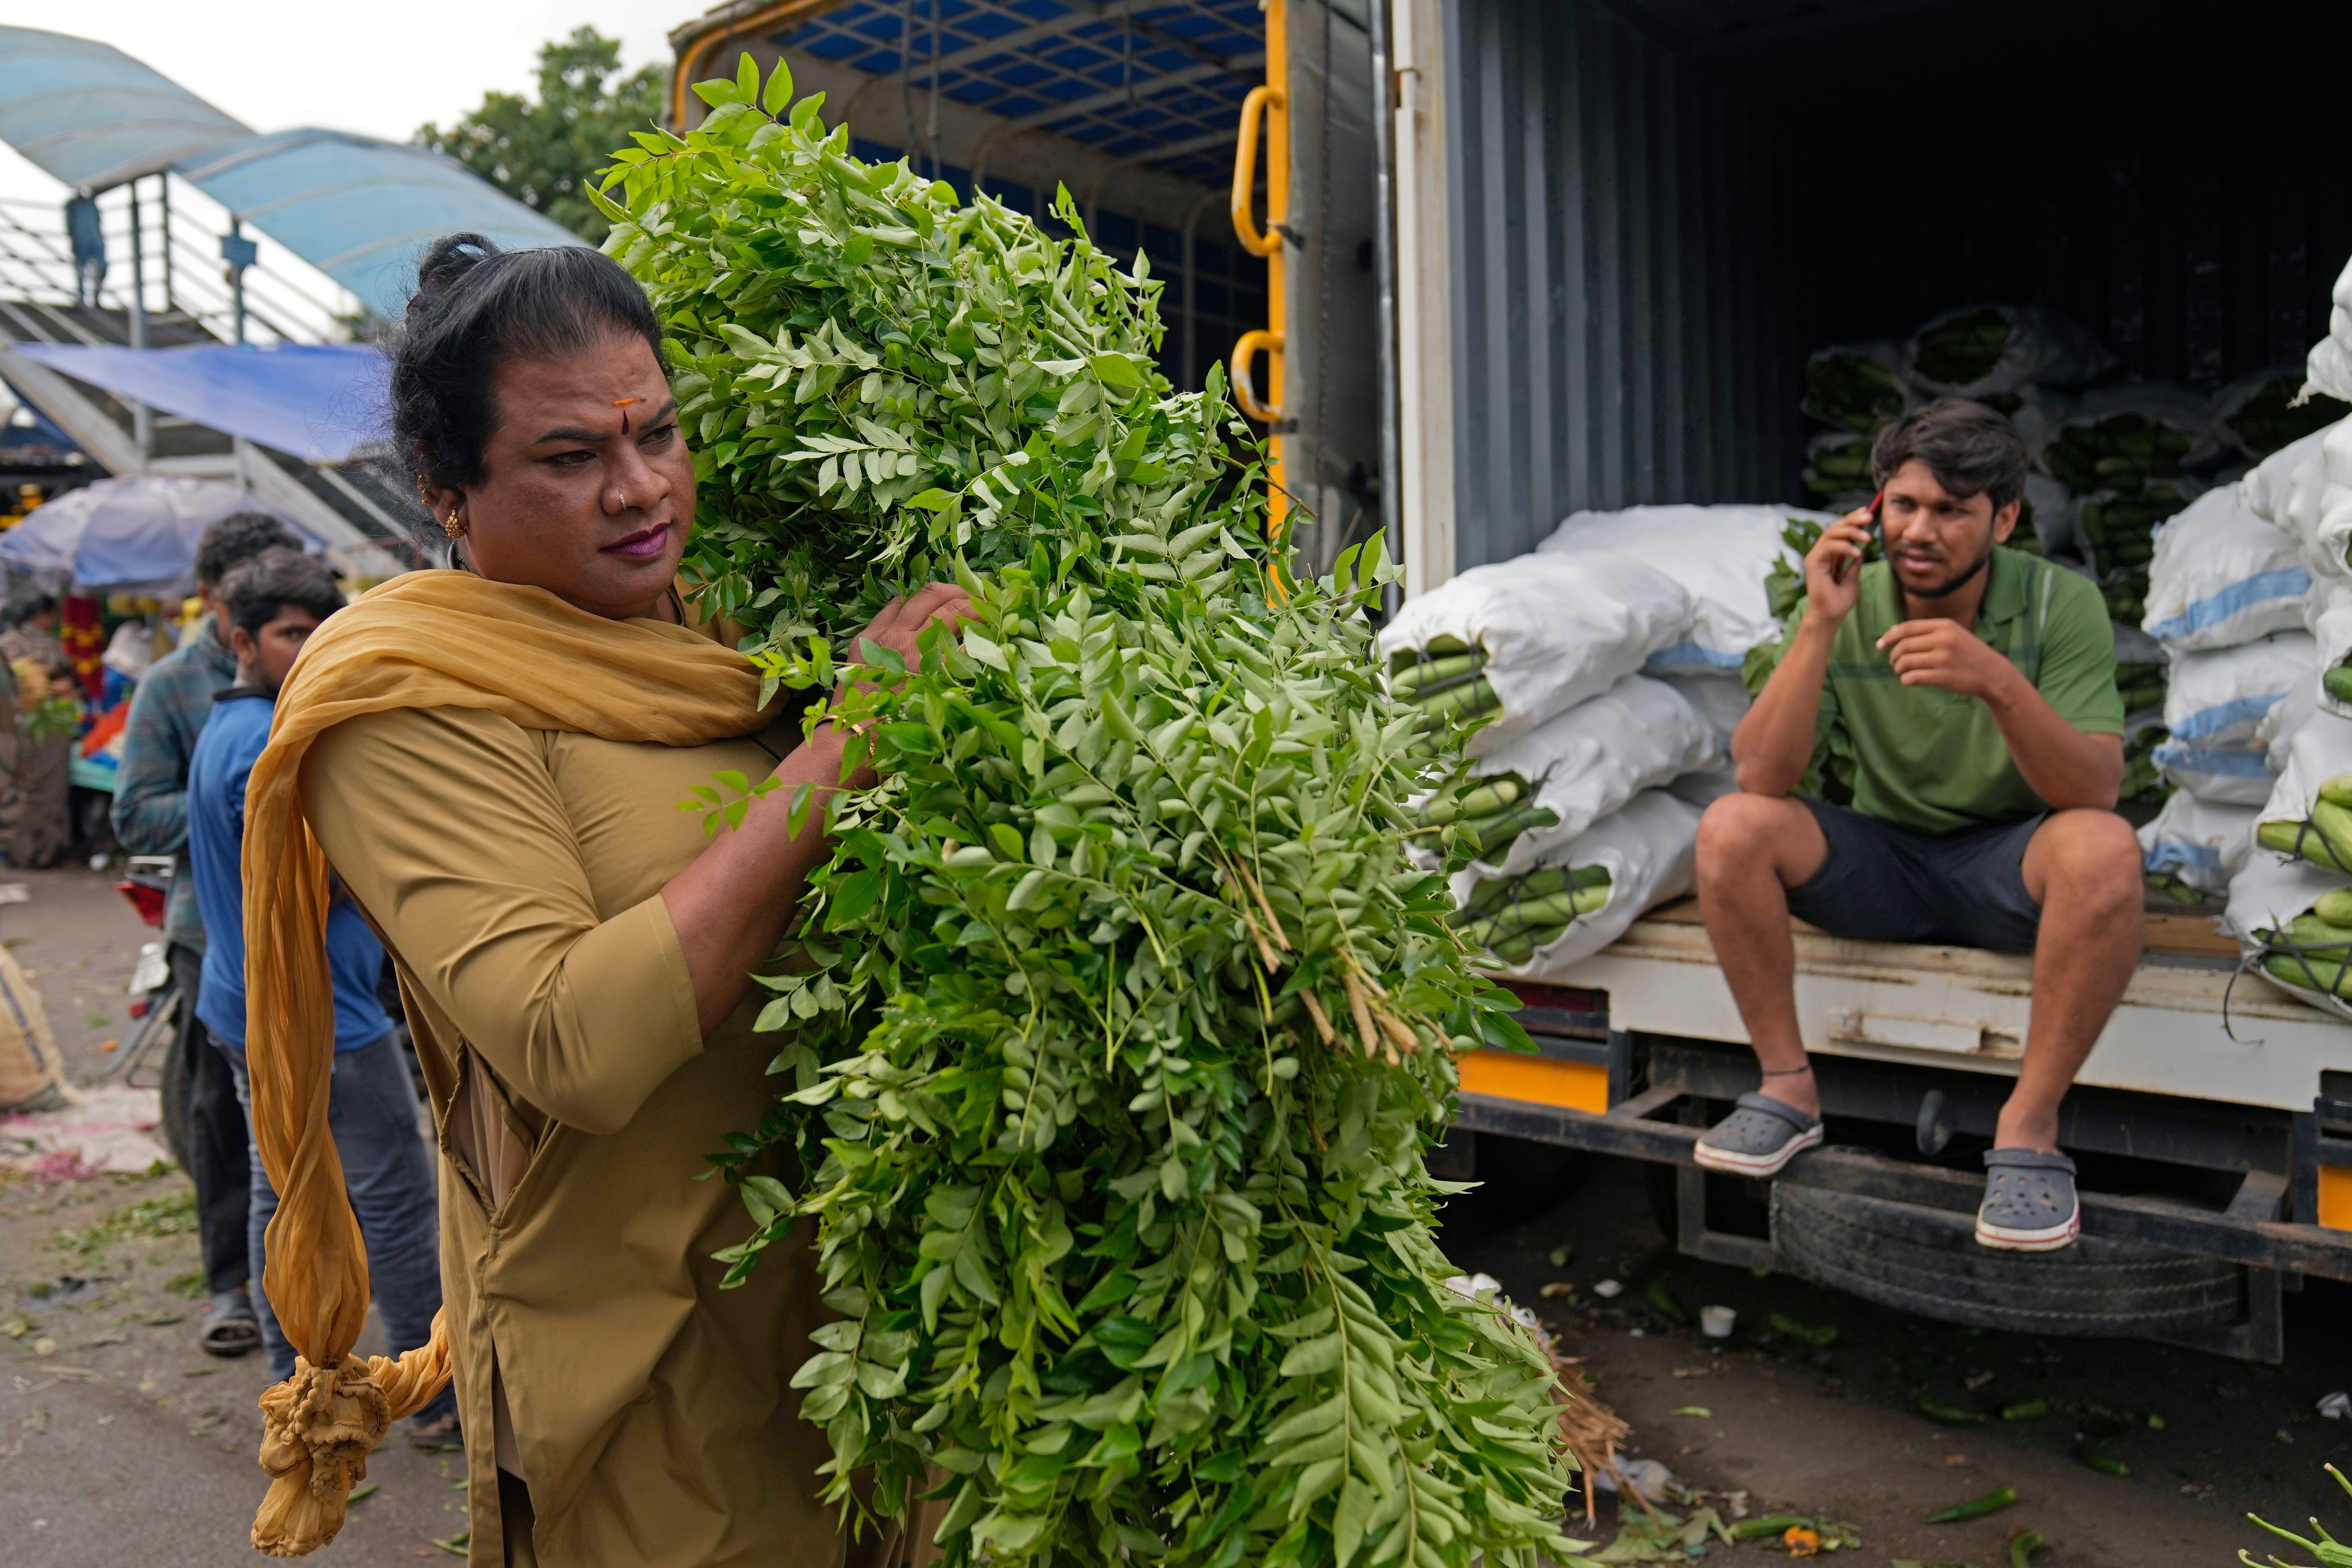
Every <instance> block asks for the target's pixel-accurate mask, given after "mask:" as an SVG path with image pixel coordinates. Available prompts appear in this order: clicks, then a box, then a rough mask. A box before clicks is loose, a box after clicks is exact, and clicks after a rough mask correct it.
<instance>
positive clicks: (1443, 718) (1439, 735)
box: [1389, 637, 1532, 832]
mask: <svg viewBox="0 0 2352 1568" xmlns="http://www.w3.org/2000/svg"><path fill="white" fill-rule="evenodd" d="M1485 668H1486V649H1485V648H1483V647H1471V646H1470V645H1469V644H1468V643H1465V642H1464V641H1462V640H1461V639H1460V638H1459V637H1432V638H1430V639H1429V641H1428V643H1427V644H1425V645H1424V646H1423V647H1420V648H1417V649H1415V650H1413V651H1412V652H1409V653H1401V654H1398V655H1397V656H1395V658H1392V659H1391V661H1390V667H1389V692H1390V694H1391V696H1393V697H1394V698H1395V699H1396V700H1398V701H1399V702H1402V703H1403V704H1404V705H1405V706H1406V707H1408V708H1411V709H1412V710H1414V711H1415V712H1416V713H1417V714H1418V715H1419V716H1420V729H1421V731H1422V733H1421V738H1420V739H1419V740H1418V741H1416V742H1415V743H1414V747H1413V754H1414V755H1416V756H1427V755H1431V754H1433V753H1434V752H1437V751H1438V750H1439V748H1440V746H1441V745H1442V744H1445V743H1447V742H1448V740H1449V738H1450V741H1451V742H1452V743H1453V744H1455V745H1458V744H1459V742H1462V741H1465V740H1466V739H1468V738H1469V736H1470V735H1471V734H1473V733H1474V732H1475V731H1477V730H1478V729H1479V728H1480V727H1481V726H1482V725H1483V724H1485V723H1486V721H1489V720H1491V719H1493V718H1494V717H1495V715H1496V714H1497V713H1499V712H1500V711H1502V707H1503V700H1502V699H1501V698H1500V697H1497V696H1496V694H1495V688H1494V685H1493V683H1492V682H1490V681H1489V680H1487V679H1486V676H1485V675H1484V674H1482V673H1481V672H1482V671H1483V670H1484V669H1485ZM1527 826H1532V825H1522V826H1521V827H1520V828H1519V829H1518V831H1521V832H1524V831H1525V830H1526V827H1527Z"/></svg>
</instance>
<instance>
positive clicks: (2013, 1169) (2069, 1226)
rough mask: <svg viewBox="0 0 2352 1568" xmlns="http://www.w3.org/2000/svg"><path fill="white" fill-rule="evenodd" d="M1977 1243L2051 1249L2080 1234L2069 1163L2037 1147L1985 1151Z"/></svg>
mask: <svg viewBox="0 0 2352 1568" xmlns="http://www.w3.org/2000/svg"><path fill="white" fill-rule="evenodd" d="M1984 1163H1985V1195H1984V1203H1983V1205H1982V1206H1980V1207H1979V1209H1978V1210H1977V1243H1978V1245H1979V1246H1980V1247H1997V1248H1999V1249H2000V1250H2001V1251H2004V1252H2055V1251H2057V1250H2058V1249H2059V1248H2060V1247H2072V1246H2074V1238H2075V1237H2078V1236H2080V1235H2082V1234H2083V1200H2082V1199H2081V1198H2080V1197H2079V1196H2077V1195H2076V1194H2075V1192H2074V1161H2072V1160H2069V1159H2068V1158H2066V1156H2065V1155H2063V1154H2044V1153H2042V1152H2041V1151H2040V1150H2038V1149H1988V1150H1986V1151H1985V1157H1984Z"/></svg>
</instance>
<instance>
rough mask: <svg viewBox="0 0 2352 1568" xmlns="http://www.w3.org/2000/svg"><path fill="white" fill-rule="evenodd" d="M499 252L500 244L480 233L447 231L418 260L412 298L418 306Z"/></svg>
mask: <svg viewBox="0 0 2352 1568" xmlns="http://www.w3.org/2000/svg"><path fill="white" fill-rule="evenodd" d="M498 254H499V247H497V246H495V245H493V244H491V243H490V241H488V239H486V238H484V237H482V236H480V235H478V234H445V235H443V236H442V237H440V238H439V239H436V240H435V241H434V242H433V243H432V245H431V246H430V247H427V248H426V250H425V256H424V258H423V259H422V260H420V261H418V262H417V264H416V292H415V295H413V296H412V297H411V298H410V300H409V301H408V308H409V309H410V310H415V308H416V307H417V306H418V305H419V304H421V303H423V302H424V301H425V300H429V299H431V298H432V297H433V296H435V295H436V294H440V293H442V292H444V291H446V290H447V289H449V288H451V287H452V286H453V285H455V284H456V283H457V280H458V279H461V278H463V277H465V276H466V274H467V273H468V272H471V271H472V270H473V269H474V268H477V267H479V266H480V265H481V264H482V263H483V262H485V261H488V259H489V258H491V257H493V256H496V255H498Z"/></svg>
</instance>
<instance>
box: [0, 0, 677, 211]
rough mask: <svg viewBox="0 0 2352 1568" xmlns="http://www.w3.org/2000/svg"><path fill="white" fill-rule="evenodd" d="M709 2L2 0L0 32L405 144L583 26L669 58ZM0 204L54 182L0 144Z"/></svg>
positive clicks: (260, 122)
mask: <svg viewBox="0 0 2352 1568" xmlns="http://www.w3.org/2000/svg"><path fill="white" fill-rule="evenodd" d="M710 3H711V0H671V3H668V4H665V3H664V0H639V3H638V4H634V5H631V4H625V3H623V0H558V3H551V0H392V3H391V4H386V5H352V4H349V3H348V0H345V3H342V4H332V3H331V4H320V3H319V0H304V3H301V4H289V3H287V0H260V3H257V0H98V3H96V4H89V5H72V6H60V5H56V4H55V3H54V0H51V3H48V4H44V5H27V4H26V3H25V0H0V24H5V25H6V26H19V27H42V28H46V29H47V30H49V31H51V32H58V33H71V34H75V35H77V36H79V37H87V38H97V39H100V40H101V41H103V42H106V43H109V44H112V45H113V46H114V47H116V48H119V49H121V50H122V51H123V52H124V53H125V54H128V55H131V57H133V58H137V59H140V60H143V61H145V62H146V63H147V64H148V65H150V66H152V67H153V68H155V69H157V70H159V71H161V72H163V75H165V76H167V77H170V78H171V79H173V80H174V81H176V82H178V83H179V84H180V85H181V86H183V87H184V88H186V89H189V90H190V91H192V92H194V93H196V94H197V95H199V96H200V97H203V98H206V99H209V100H211V101H212V102H214V103H215V104H216V105H218V106H219V107H220V108H222V109H224V110H227V111H228V112H229V113H231V114H234V115H236V117H237V118H238V119H239V120H242V121H245V122H246V123H247V124H248V125H250V126H252V127H253V128H254V129H255V130H257V131H284V130H288V129H289V128H291V127H294V126H298V125H324V126H331V127H333V128H335V129H337V130H342V131H360V132H366V133H367V134H369V135H371V136H381V137H384V138H386V139H387V140H390V141H394V142H404V141H406V140H407V139H408V138H409V136H410V135H411V134H412V133H413V132H415V130H416V128H417V127H418V126H419V125H421V124H423V123H424V122H425V121H428V120H430V121H443V122H445V123H446V121H450V120H452V119H455V118H456V117H457V116H458V115H460V114H462V113H464V112H465V111H466V110H468V109H471V108H472V107H474V106H475V105H476V104H478V103H479V102H480V101H481V100H482V95H483V94H484V93H486V92H488V91H490V90H491V89H503V90H506V91H509V92H516V91H521V90H524V89H528V88H529V87H530V83H531V81H532V79H533V71H534V67H535V62H536V59H537V57H538V54H539V47H540V45H541V44H542V43H545V42H546V41H547V40H548V39H550V38H553V37H560V36H562V35H563V34H566V33H569V32H571V31H572V28H574V27H577V26H580V25H581V24H583V23H586V24H588V25H590V26H593V27H595V28H596V29H597V30H598V31H600V32H602V33H604V34H605V35H606V36H607V37H617V38H619V39H620V40H621V63H622V65H623V67H624V68H628V69H635V68H636V67H638V66H640V65H644V64H645V63H646V62H647V61H649V60H658V61H662V62H665V63H667V61H668V59H669V58H670V56H669V45H668V43H667V39H666V35H667V33H668V31H669V29H671V28H672V27H675V26H677V25H678V24H679V23H681V22H684V21H686V20H688V18H690V17H692V16H698V15H699V14H700V13H701V12H702V11H703V10H705V9H707V8H708V6H709V4H710ZM0 195H7V196H19V197H37V198H40V199H44V200H46V199H48V198H49V197H51V196H54V197H56V199H58V200H59V201H62V200H64V199H65V192H64V190H63V188H62V187H60V186H59V185H58V184H57V183H56V182H55V181H53V180H51V179H49V178H48V177H47V175H46V174H42V173H41V172H40V171H39V170H37V169H35V168H33V167H32V166H31V165H29V164H27V163H25V162H24V160H22V159H20V158H18V157H16V154H15V153H10V152H8V151H7V149H5V147H0Z"/></svg>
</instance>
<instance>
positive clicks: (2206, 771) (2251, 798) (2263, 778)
mask: <svg viewBox="0 0 2352 1568" xmlns="http://www.w3.org/2000/svg"><path fill="white" fill-rule="evenodd" d="M2151 760H2152V761H2154V762H2155V763H2156V771H2157V772H2158V773H2162V774H2163V775H2164V776H2165V778H2166V780H2167V781H2168V782H2169V783H2170V784H2173V785H2174V786H2175V787H2176V788H2179V789H2185V790H2187V791H2188V792H2189V794H2190V795H2195V796H2196V797H2197V798H2198V799H2200V800H2203V801H2210V802H2212V803H2213V804H2215V805H2262V804H2263V802H2264V801H2266V800H2268V799H2269V798H2270V797H2271V790H2272V788H2273V786H2274V785H2275V784H2276V783H2277V777H2276V775H2275V774H2274V773H2273V772H2272V769H2271V763H2270V758H2269V756H2268V755H2267V753H2266V752H2263V750H2262V749H2261V748H2259V747H2255V746H2251V745H2248V746H2192V745H2190V744H2189V742H2186V741H2167V742H2164V743H2163V744H2161V745H2159V746H2158V747H2157V748H2156V750H2155V752H2153V753H2152V754H2151Z"/></svg>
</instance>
